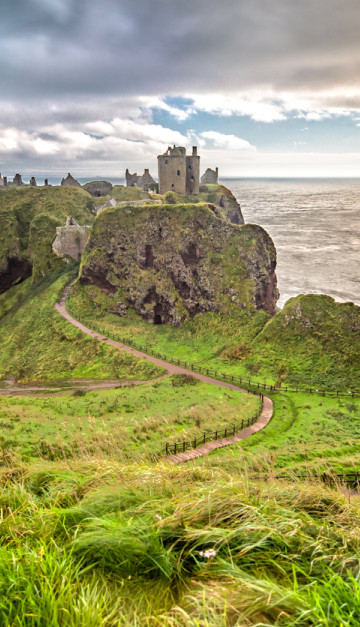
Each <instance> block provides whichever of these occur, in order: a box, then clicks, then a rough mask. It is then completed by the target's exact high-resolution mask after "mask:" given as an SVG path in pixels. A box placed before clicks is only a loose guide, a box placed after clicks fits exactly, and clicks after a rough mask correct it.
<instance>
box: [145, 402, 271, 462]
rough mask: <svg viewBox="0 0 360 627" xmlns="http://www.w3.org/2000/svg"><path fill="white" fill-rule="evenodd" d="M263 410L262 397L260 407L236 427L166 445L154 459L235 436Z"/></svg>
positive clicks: (206, 432) (255, 419)
mask: <svg viewBox="0 0 360 627" xmlns="http://www.w3.org/2000/svg"><path fill="white" fill-rule="evenodd" d="M262 410H263V397H262V398H261V406H260V407H259V409H258V411H257V412H256V414H255V415H254V416H251V418H250V417H249V418H243V419H242V420H241V422H239V423H238V424H237V425H232V426H231V427H226V428H225V429H218V430H217V431H204V433H202V434H201V435H199V436H198V437H197V438H194V439H193V440H188V441H182V442H175V443H174V444H169V443H166V444H165V446H164V448H162V449H161V451H159V452H158V453H156V455H155V457H156V458H157V457H161V456H162V455H176V454H177V453H185V451H187V450H189V449H196V448H197V447H198V446H202V445H203V444H206V442H211V441H213V440H221V439H222V438H229V437H231V436H234V435H236V434H237V433H239V431H242V430H243V429H246V427H250V425H253V424H254V422H256V421H257V419H258V418H259V416H260V415H261V412H262Z"/></svg>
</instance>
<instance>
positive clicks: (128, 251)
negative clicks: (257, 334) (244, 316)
mask: <svg viewBox="0 0 360 627" xmlns="http://www.w3.org/2000/svg"><path fill="white" fill-rule="evenodd" d="M275 267H276V252H275V248H274V245H273V242H272V240H271V238H270V236H269V235H268V234H267V233H266V232H265V231H264V230H263V229H262V228H261V227H259V226H255V225H246V226H242V227H238V226H235V225H232V224H230V223H228V222H226V221H225V220H224V219H221V218H219V217H217V216H216V215H215V213H214V212H213V211H212V210H211V208H209V207H208V205H206V204H196V205H189V204H188V205H162V206H156V205H152V206H150V205H147V206H142V207H134V206H127V207H116V208H110V209H106V210H104V211H102V212H101V213H100V214H99V216H98V218H97V220H96V222H95V225H94V226H93V228H92V231H91V234H90V238H89V241H88V243H87V246H86V248H85V251H84V255H83V263H82V267H81V274H80V280H81V283H82V284H83V285H96V286H98V287H100V288H101V289H102V290H103V292H105V293H107V294H108V303H109V310H112V311H116V312H117V313H119V314H120V315H123V314H125V313H126V311H127V309H128V308H129V307H131V308H133V309H135V311H136V312H137V313H138V314H139V315H140V316H142V317H143V318H144V319H146V320H148V321H150V322H153V323H154V324H162V323H171V324H173V325H180V324H181V323H182V322H183V321H184V320H185V319H187V318H189V317H191V316H194V315H195V314H197V313H203V312H208V311H214V312H221V311H224V312H225V311H229V310H230V309H231V308H233V307H240V308H242V309H246V310H248V311H249V312H250V311H254V310H255V309H264V310H265V311H268V312H269V313H274V312H275V307H276V301H277V298H278V290H277V287H276V275H275Z"/></svg>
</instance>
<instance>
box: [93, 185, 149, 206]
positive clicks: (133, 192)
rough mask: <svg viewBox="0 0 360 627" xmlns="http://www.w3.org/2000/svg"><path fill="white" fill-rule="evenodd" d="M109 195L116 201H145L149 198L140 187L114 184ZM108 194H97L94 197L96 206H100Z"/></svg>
mask: <svg viewBox="0 0 360 627" xmlns="http://www.w3.org/2000/svg"><path fill="white" fill-rule="evenodd" d="M109 196H110V198H113V199H114V200H116V201H117V202H124V201H126V200H129V201H134V200H144V201H147V200H149V199H150V194H148V192H144V191H143V190H142V189H140V187H126V186H125V185H114V186H113V188H112V190H111V192H110V193H109ZM109 196H99V197H97V198H95V204H96V206H101V205H102V204H105V202H106V201H107V200H108V198H109ZM151 196H152V194H151Z"/></svg>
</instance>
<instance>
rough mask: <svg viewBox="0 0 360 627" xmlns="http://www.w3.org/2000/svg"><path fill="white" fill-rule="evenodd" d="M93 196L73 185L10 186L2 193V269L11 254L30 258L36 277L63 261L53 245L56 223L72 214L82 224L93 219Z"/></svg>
mask: <svg viewBox="0 0 360 627" xmlns="http://www.w3.org/2000/svg"><path fill="white" fill-rule="evenodd" d="M94 205H95V203H94V199H93V198H92V197H91V196H90V195H89V194H88V193H87V192H85V191H84V190H82V189H80V188H73V187H64V186H58V187H42V188H40V187H36V188H33V187H26V188H10V189H8V190H3V191H1V193H0V223H1V233H0V272H1V270H4V269H5V268H6V264H7V259H8V258H17V259H27V260H28V261H29V262H30V263H32V264H33V277H34V278H35V279H37V278H39V277H41V276H43V275H44V274H46V273H47V272H48V271H49V270H51V269H53V268H55V267H58V266H59V265H61V264H62V263H63V262H62V261H60V260H59V259H57V258H56V256H55V255H54V254H53V252H52V249H51V244H52V241H53V239H54V237H55V233H56V227H57V226H62V225H64V224H65V221H66V218H67V216H68V215H71V216H72V217H73V218H75V220H76V221H77V222H79V224H91V223H92V222H93V220H94V215H93V213H92V212H93V209H94Z"/></svg>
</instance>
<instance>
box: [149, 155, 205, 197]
mask: <svg viewBox="0 0 360 627" xmlns="http://www.w3.org/2000/svg"><path fill="white" fill-rule="evenodd" d="M158 172H159V194H165V193H166V192H169V191H171V192H176V193H177V194H198V193H199V178H200V157H199V155H198V154H197V147H196V146H193V149H192V154H191V155H187V154H186V149H185V148H184V147H183V146H174V147H173V148H171V146H169V147H168V149H167V151H166V152H165V153H164V154H163V155H159V156H158Z"/></svg>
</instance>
